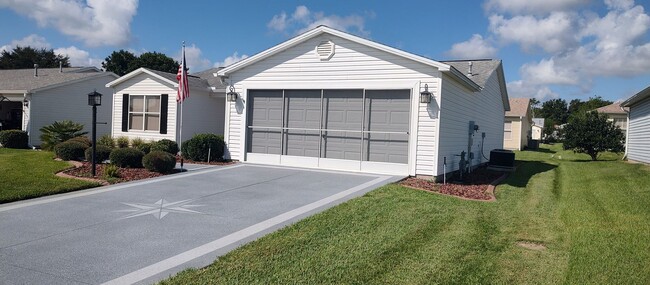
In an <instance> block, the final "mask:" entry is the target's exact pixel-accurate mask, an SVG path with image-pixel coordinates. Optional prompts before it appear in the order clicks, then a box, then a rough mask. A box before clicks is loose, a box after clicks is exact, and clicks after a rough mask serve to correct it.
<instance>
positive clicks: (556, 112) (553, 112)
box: [539, 98, 568, 125]
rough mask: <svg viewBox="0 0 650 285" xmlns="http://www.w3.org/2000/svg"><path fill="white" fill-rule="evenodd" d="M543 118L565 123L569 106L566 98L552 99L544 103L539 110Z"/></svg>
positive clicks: (556, 122)
mask: <svg viewBox="0 0 650 285" xmlns="http://www.w3.org/2000/svg"><path fill="white" fill-rule="evenodd" d="M539 113H540V114H539V115H540V116H541V117H542V118H546V119H551V120H552V121H553V122H554V123H555V124H559V125H561V124H564V123H566V122H567V118H568V107H567V103H566V101H564V99H559V98H558V99H552V100H548V101H546V102H544V104H542V109H541V110H540V112H539Z"/></svg>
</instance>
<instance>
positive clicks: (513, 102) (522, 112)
mask: <svg viewBox="0 0 650 285" xmlns="http://www.w3.org/2000/svg"><path fill="white" fill-rule="evenodd" d="M529 107H530V98H510V111H506V117H522V118H523V117H526V115H528V109H529Z"/></svg>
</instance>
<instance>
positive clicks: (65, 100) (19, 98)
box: [0, 67, 117, 146]
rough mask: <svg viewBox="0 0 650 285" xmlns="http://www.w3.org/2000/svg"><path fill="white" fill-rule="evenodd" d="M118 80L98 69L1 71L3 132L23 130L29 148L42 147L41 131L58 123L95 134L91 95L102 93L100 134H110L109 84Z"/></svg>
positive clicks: (99, 112)
mask: <svg viewBox="0 0 650 285" xmlns="http://www.w3.org/2000/svg"><path fill="white" fill-rule="evenodd" d="M115 78H117V75H115V74H114V73H112V72H101V71H100V70H99V69H97V68H95V67H74V68H34V69H6V70H0V123H1V124H2V129H22V130H24V131H26V132H27V133H28V134H29V144H30V145H32V146H40V144H41V139H40V136H41V133H40V131H39V129H40V128H42V127H44V126H47V125H50V124H52V123H54V122H55V121H63V120H71V121H73V122H76V123H81V124H83V125H84V131H88V132H90V131H91V130H92V107H90V106H88V93H91V92H93V91H94V90H96V91H97V92H99V93H102V94H103V95H107V96H103V97H102V105H101V106H99V107H97V121H98V122H105V123H106V124H98V125H97V134H98V135H102V134H106V133H110V120H111V106H112V104H113V100H112V96H110V95H111V90H110V89H108V88H106V87H105V85H106V83H108V82H110V81H112V80H114V79H115Z"/></svg>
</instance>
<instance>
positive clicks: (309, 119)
mask: <svg viewBox="0 0 650 285" xmlns="http://www.w3.org/2000/svg"><path fill="white" fill-rule="evenodd" d="M284 96H285V113H286V118H285V127H286V128H288V129H287V130H285V137H284V139H285V144H284V148H285V149H284V152H283V154H285V155H294V156H308V157H318V148H319V144H320V136H319V135H320V132H319V131H313V130H294V129H292V128H303V129H319V128H320V113H321V91H320V90H286V91H285V93H284Z"/></svg>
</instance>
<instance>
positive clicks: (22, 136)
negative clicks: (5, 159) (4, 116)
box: [0, 130, 29, 148]
mask: <svg viewBox="0 0 650 285" xmlns="http://www.w3.org/2000/svg"><path fill="white" fill-rule="evenodd" d="M28 140H29V136H28V135H27V132H24V131H21V130H6V131H0V145H2V146H3V147H6V148H28V145H27V143H28Z"/></svg>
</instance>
